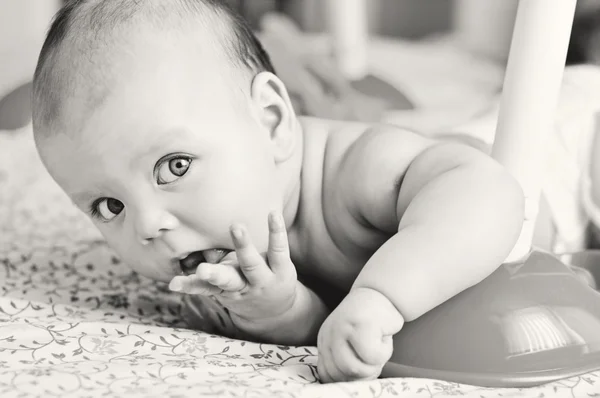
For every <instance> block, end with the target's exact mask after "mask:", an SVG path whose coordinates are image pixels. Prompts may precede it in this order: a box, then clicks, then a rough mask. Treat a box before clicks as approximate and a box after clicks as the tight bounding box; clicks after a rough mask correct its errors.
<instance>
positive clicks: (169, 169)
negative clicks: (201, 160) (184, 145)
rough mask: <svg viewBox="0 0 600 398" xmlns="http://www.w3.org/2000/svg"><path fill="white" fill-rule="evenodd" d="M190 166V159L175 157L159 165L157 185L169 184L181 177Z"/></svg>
mask: <svg viewBox="0 0 600 398" xmlns="http://www.w3.org/2000/svg"><path fill="white" fill-rule="evenodd" d="M191 164H192V159H191V158H190V157H187V156H177V157H173V158H170V159H167V160H165V161H163V162H161V163H159V165H158V171H157V182H158V184H159V185H163V184H170V183H172V182H174V181H176V180H177V179H179V178H181V177H183V176H184V174H185V173H187V171H188V170H189V168H190V165H191Z"/></svg>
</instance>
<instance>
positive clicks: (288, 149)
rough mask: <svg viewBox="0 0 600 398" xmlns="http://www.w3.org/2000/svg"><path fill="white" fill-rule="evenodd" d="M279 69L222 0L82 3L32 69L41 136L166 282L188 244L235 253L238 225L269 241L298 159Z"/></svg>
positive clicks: (99, 219) (65, 14) (74, 195)
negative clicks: (233, 234)
mask: <svg viewBox="0 0 600 398" xmlns="http://www.w3.org/2000/svg"><path fill="white" fill-rule="evenodd" d="M272 72H273V68H272V66H271V64H270V61H269V58H268V56H267V55H266V54H265V52H264V50H263V49H262V47H261V45H260V44H259V42H258V41H257V40H256V38H255V37H254V36H253V34H252V32H251V31H250V29H249V27H248V26H247V25H246V23H245V22H244V21H243V20H241V19H240V18H238V17H237V16H236V15H234V14H233V13H232V12H231V11H230V10H229V9H228V8H227V7H226V6H224V5H223V2H222V1H219V0H75V1H73V0H72V1H70V2H69V3H68V5H67V6H66V7H65V8H64V9H63V10H62V11H61V12H60V13H59V14H58V15H57V17H56V18H55V20H54V22H53V24H52V27H51V29H50V31H49V33H48V37H47V39H46V42H45V44H44V46H43V49H42V52H41V54H40V58H39V62H38V66H37V69H36V73H35V78H34V95H33V126H34V134H35V141H36V145H37V147H38V150H39V153H40V156H41V158H42V160H43V162H44V164H45V165H46V167H47V169H48V171H49V172H50V174H51V175H52V177H53V178H54V179H55V180H56V181H57V183H58V184H59V185H60V186H61V187H62V188H63V189H64V190H65V192H66V193H67V195H68V196H69V197H70V198H71V199H72V201H73V202H74V203H75V204H76V205H77V206H78V207H79V208H80V209H81V210H82V211H83V212H85V213H86V214H88V215H89V216H90V217H91V218H92V220H93V221H94V223H95V224H96V225H97V227H98V228H99V229H100V231H101V232H102V234H103V235H104V237H105V238H106V240H107V241H108V243H109V244H110V245H111V246H112V247H113V248H114V249H115V250H116V251H117V252H118V253H119V254H120V255H121V257H123V259H124V260H125V261H126V262H127V263H129V264H130V265H131V266H132V267H133V268H134V269H135V270H137V271H138V272H140V273H142V274H144V275H146V276H148V277H151V278H154V279H159V280H164V281H168V280H170V279H171V278H172V277H173V276H174V275H176V274H178V273H180V272H181V270H180V268H179V262H178V258H180V257H182V256H184V255H186V254H188V253H190V252H194V251H199V250H209V249H227V250H231V249H232V248H233V245H232V243H231V239H230V236H229V226H230V225H231V224H232V223H234V222H240V223H243V224H244V225H246V226H247V228H248V231H249V233H250V235H251V237H252V239H253V241H254V243H255V244H256V246H257V248H258V249H259V250H266V246H267V215H268V213H269V211H271V210H279V211H282V210H283V209H284V207H285V205H286V202H287V200H288V199H289V198H290V192H291V190H292V189H291V186H292V185H293V184H294V183H295V181H293V180H296V181H297V175H298V174H299V166H298V161H297V159H298V158H299V156H300V155H299V138H298V137H299V134H298V132H299V127H298V123H297V120H296V118H295V115H294V112H293V109H292V106H291V104H290V101H289V98H288V95H287V93H286V90H285V87H284V86H283V84H282V83H281V81H280V80H279V79H278V78H277V77H276V76H275V75H274V74H273V73H272ZM222 255H223V252H222V251H220V250H209V251H207V252H205V257H207V260H209V261H211V262H215V261H218V259H219V257H220V256H222Z"/></svg>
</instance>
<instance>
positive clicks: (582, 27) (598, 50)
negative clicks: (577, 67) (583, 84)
mask: <svg viewBox="0 0 600 398" xmlns="http://www.w3.org/2000/svg"><path fill="white" fill-rule="evenodd" d="M582 63H590V64H597V65H600V1H598V0H595V1H580V2H579V3H578V5H577V12H576V14H575V20H574V21H573V29H572V32H571V41H570V43H569V52H568V53H567V65H572V64H582Z"/></svg>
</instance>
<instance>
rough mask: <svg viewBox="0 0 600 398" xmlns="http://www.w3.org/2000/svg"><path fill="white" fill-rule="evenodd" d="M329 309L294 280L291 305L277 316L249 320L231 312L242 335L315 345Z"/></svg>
mask: <svg viewBox="0 0 600 398" xmlns="http://www.w3.org/2000/svg"><path fill="white" fill-rule="evenodd" d="M328 315H329V309H328V308H327V306H326V305H325V303H324V302H323V300H321V298H320V297H319V296H317V294H316V293H314V292H313V291H312V290H311V289H309V288H308V287H306V286H305V285H303V284H302V283H301V282H297V286H296V299H295V300H294V304H293V306H292V308H291V309H290V310H289V311H288V312H286V313H284V314H282V315H281V316H279V317H277V318H269V319H264V320H260V321H252V322H248V321H247V320H245V319H243V318H240V317H237V316H236V315H234V314H232V315H231V316H232V320H233V322H234V324H235V325H236V327H237V328H238V331H239V332H240V333H241V335H242V336H243V338H246V339H247V340H253V341H260V342H264V343H270V344H284V345H294V346H302V345H316V343H317V335H318V333H319V329H320V327H321V325H322V324H323V322H324V321H325V318H326V317H327V316H328Z"/></svg>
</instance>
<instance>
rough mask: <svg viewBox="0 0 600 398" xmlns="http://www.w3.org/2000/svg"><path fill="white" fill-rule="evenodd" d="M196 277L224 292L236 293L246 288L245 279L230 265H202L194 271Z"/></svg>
mask: <svg viewBox="0 0 600 398" xmlns="http://www.w3.org/2000/svg"><path fill="white" fill-rule="evenodd" d="M196 276H197V277H198V278H200V279H201V280H203V281H205V282H208V283H209V284H210V285H212V286H215V287H217V288H219V289H221V290H224V291H226V292H238V291H240V290H242V289H244V288H245V287H246V279H245V278H244V276H243V275H242V273H241V272H240V271H239V270H238V269H237V268H235V267H233V266H232V265H228V264H211V263H202V264H200V265H199V266H198V269H196Z"/></svg>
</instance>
